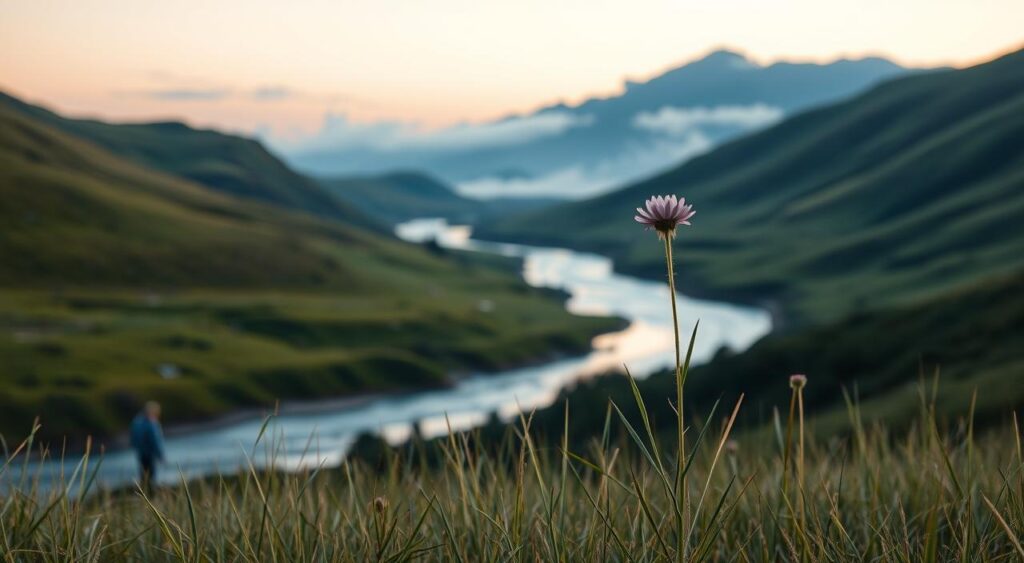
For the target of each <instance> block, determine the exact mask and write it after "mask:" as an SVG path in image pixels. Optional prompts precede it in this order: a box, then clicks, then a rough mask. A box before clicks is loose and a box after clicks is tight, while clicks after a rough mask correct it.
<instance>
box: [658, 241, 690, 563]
mask: <svg viewBox="0 0 1024 563" xmlns="http://www.w3.org/2000/svg"><path fill="white" fill-rule="evenodd" d="M663 238H664V240H665V265H666V267H667V269H668V290H669V296H670V298H671V300H672V329H673V331H674V336H675V338H674V339H673V342H674V343H675V347H676V411H677V412H676V415H677V419H678V428H677V432H678V434H679V436H678V441H679V453H678V459H677V460H676V504H677V510H678V514H683V513H684V508H685V507H684V504H685V497H686V477H685V475H684V474H683V468H684V467H685V466H686V438H685V436H684V418H683V374H682V365H681V362H680V351H679V314H678V312H677V310H676V274H675V266H674V264H673V259H672V236H671V235H670V234H669V233H665V235H664V237H663ZM684 527H685V522H683V519H682V518H680V519H679V522H678V526H677V528H678V529H677V533H678V534H679V538H680V540H679V541H683V540H682V538H683V537H684V535H683V529H684ZM679 547H680V549H679V550H678V553H679V556H680V557H682V556H683V554H684V553H685V546H679Z"/></svg>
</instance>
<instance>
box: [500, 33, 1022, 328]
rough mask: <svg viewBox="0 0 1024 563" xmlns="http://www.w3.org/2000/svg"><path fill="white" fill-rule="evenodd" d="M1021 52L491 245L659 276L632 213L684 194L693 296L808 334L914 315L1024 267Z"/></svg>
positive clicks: (522, 227)
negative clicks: (540, 250) (908, 308)
mask: <svg viewBox="0 0 1024 563" xmlns="http://www.w3.org/2000/svg"><path fill="white" fill-rule="evenodd" d="M1022 185H1024V52H1017V53H1013V54H1010V55H1007V56H1005V57H1003V58H1001V59H998V60H996V61H993V62H990V63H987V64H983V65H979V66H977V67H973V68H969V69H965V70H957V71H947V72H935V73H930V74H926V75H919V76H913V77H908V78H903V79H898V80H894V81H891V82H888V83H886V84H883V85H881V86H879V87H877V88H875V89H873V90H871V91H869V92H867V93H865V94H863V95H861V96H859V97H856V98H854V99H851V100H849V101H846V102H844V103H840V104H837V105H833V106H829V107H825V108H822V109H817V110H813V111H809V112H806V113H803V114H800V115H797V116H795V117H793V118H791V119H788V120H786V121H785V122H783V123H782V124H780V125H778V126H776V127H772V128H770V129H768V130H765V131H763V132H761V133H757V134H755V135H752V136H749V137H746V138H743V139H740V140H737V141H735V142H732V143H729V144H727V145H725V146H723V147H721V148H719V149H717V150H715V151H713V152H711V153H709V154H707V155H705V156H702V157H700V158H697V159H694V160H692V161H690V162H688V163H686V164H684V165H683V166H681V167H679V168H677V169H674V170H671V171H669V172H667V173H665V174H662V175H659V176H656V177H653V178H651V179H649V180H647V181H644V182H641V183H639V184H636V185H633V186H630V187H628V188H625V189H623V190H620V191H616V192H614V193H611V194H608V195H606V196H603V197H600V198H596V199H593V200H588V201H584V202H580V203H573V204H567V205H562V206H558V207H554V208H550V209H547V210H541V211H539V212H537V213H532V214H524V215H522V216H518V217H513V218H511V219H509V220H506V221H503V222H498V223H494V224H491V225H489V226H485V227H484V229H483V232H482V233H481V236H491V237H496V238H505V239H517V240H528V241H532V242H543V243H557V244H564V245H570V246H574V247H583V248H588V249H593V250H596V251H600V252H604V253H607V254H610V255H611V256H613V257H614V258H615V259H616V265H617V266H618V267H620V268H622V269H624V270H626V271H630V272H635V273H639V274H643V275H648V276H651V277H660V276H662V268H663V265H662V260H663V259H662V257H661V247H660V246H659V245H658V244H656V243H655V242H654V241H653V240H652V238H653V237H652V236H642V235H641V234H640V233H639V232H638V227H637V226H636V225H635V223H634V222H633V220H632V215H633V213H632V209H633V208H634V207H637V206H638V205H641V204H642V202H643V201H644V199H645V198H646V197H648V196H649V195H651V194H659V193H681V194H684V195H686V197H687V199H688V200H690V201H692V202H694V204H695V208H696V209H697V216H696V218H695V220H694V227H693V228H689V229H686V230H685V232H683V233H682V235H681V236H680V238H679V239H678V240H679V242H678V250H677V255H678V256H679V258H680V260H681V264H682V267H681V274H680V275H681V279H682V285H683V287H684V288H685V290H687V291H689V292H691V293H700V294H713V295H716V296H720V297H726V298H732V299H741V300H748V301H760V300H779V301H781V302H782V303H783V305H784V308H785V310H786V311H787V313H788V315H789V316H790V318H793V319H795V320H796V321H798V322H800V321H821V320H828V319H837V318H840V317H842V316H843V315H845V314H848V313H850V312H853V311H857V310H860V309H863V308H865V307H868V308H873V307H878V306H885V305H892V304H896V303H905V302H909V301H912V300H914V299H918V298H922V297H926V296H929V295H936V294H938V293H941V292H942V291H944V290H947V289H951V288H954V287H956V286H960V285H963V284H968V283H972V282H974V281H976V280H978V279H980V278H983V277H985V276H988V275H992V274H998V273H1006V272H1010V271H1013V270H1014V269H1016V268H1018V267H1020V266H1021V265H1022V264H1024V230H1022V229H1020V228H1019V218H1020V217H1021V215H1022V213H1024V190H1022V189H1021V186H1022Z"/></svg>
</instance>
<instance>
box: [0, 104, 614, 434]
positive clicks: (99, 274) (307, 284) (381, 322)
mask: <svg viewBox="0 0 1024 563" xmlns="http://www.w3.org/2000/svg"><path fill="white" fill-rule="evenodd" d="M0 223H2V224H3V225H4V229H3V231H2V232H0V287H2V288H4V289H2V290H0V302H2V304H3V305H2V308H0V310H2V313H0V329H2V331H3V335H2V336H3V337H2V338H0V356H2V357H3V358H4V366H3V367H2V371H0V379H2V381H3V384H4V393H3V394H2V397H0V413H3V414H2V415H0V433H4V434H6V435H7V437H8V438H9V439H10V438H13V437H14V436H15V435H21V434H23V433H24V432H27V430H28V424H29V421H30V420H31V418H32V417H33V416H34V415H36V414H43V415H44V424H46V426H45V427H44V434H45V436H46V437H53V436H56V435H60V434H63V433H65V432H67V433H70V434H72V437H80V436H81V434H84V433H86V432H92V433H101V434H102V433H106V432H109V431H111V430H114V429H117V428H119V427H120V425H122V424H123V423H124V421H125V418H126V417H128V416H130V415H131V413H132V411H133V410H135V408H137V406H138V404H139V402H140V401H142V400H144V399H146V398H149V397H155V398H158V399H160V400H163V401H164V402H166V403H168V409H167V414H168V416H169V417H170V419H171V420H172V421H173V420H182V419H189V418H194V417H198V416H209V415H212V414H215V413H218V412H222V411H224V410H226V409H228V408H231V407H233V406H237V405H243V404H246V405H254V404H263V405H266V404H269V403H271V402H272V401H273V399H274V398H276V397H305V398H312V397H323V396H326V395H337V394H344V393H349V392H354V391H368V390H385V389H397V388H409V387H414V386H425V385H426V386H429V385H441V384H443V383H444V382H445V374H446V372H447V371H448V370H450V369H467V368H470V367H484V368H486V367H497V366H500V365H507V364H509V363H512V362H518V361H524V360H530V359H536V358H538V357H541V356H543V355H546V354H550V353H551V350H552V349H562V350H568V349H581V348H583V347H585V346H586V345H587V341H588V336H589V335H591V334H593V333H594V332H597V331H600V330H606V329H608V328H610V327H611V326H613V324H612V323H613V321H610V320H608V319H582V318H577V317H571V316H569V315H568V314H566V313H565V312H564V310H563V309H562V308H561V306H560V304H559V303H558V302H557V301H555V300H552V299H544V298H542V297H541V295H540V292H538V291H535V290H532V289H529V288H527V287H526V286H525V285H524V284H523V283H522V282H521V281H519V280H518V279H517V277H516V275H515V274H514V273H512V272H508V271H501V270H497V269H495V268H493V267H490V266H485V265H484V264H481V263H480V262H479V261H477V260H475V259H473V258H470V257H466V256H461V255H459V256H445V255H436V254H431V253H429V252H426V251H424V250H422V249H420V248H418V247H415V246H413V245H409V244H405V243H402V242H400V241H397V240H393V239H388V238H384V237H380V236H377V235H375V234H372V233H370V232H367V231H364V230H362V229H358V228H354V227H350V226H347V225H345V224H342V223H340V222H337V221H327V220H322V219H317V218H315V217H313V216H310V215H305V214H299V213H290V212H288V211H285V210H281V209H279V208H274V207H270V206H267V205H264V204H260V203H256V202H252V201H247V200H243V199H237V198H233V197H230V196H227V195H224V194H221V193H217V192H213V191H210V190H208V189H206V188H204V187H202V186H200V185H197V184H193V183H190V182H188V181H184V180H181V179H178V178H174V177H171V176H167V175H164V174H162V173H158V172H154V171H151V170H149V169H146V168H143V167H140V166H138V165H135V164H132V163H130V162H127V161H125V160H123V159H121V158H119V157H117V156H115V155H113V154H111V153H109V152H107V151H105V150H103V149H101V148H99V147H97V146H95V145H92V144H90V143H88V142H85V141H83V140H80V139H77V138H74V137H71V136H69V135H67V134H64V133H62V132H60V131H57V130H55V129H53V128H50V127H48V126H46V125H42V124H39V123H37V122H35V121H34V120H32V119H29V118H27V117H25V116H24V115H22V114H20V113H17V112H12V111H10V110H7V109H3V108H0ZM482 299H489V300H491V301H493V302H494V303H495V304H496V306H495V309H494V311H493V312H491V313H483V312H481V311H480V308H479V302H480V300H482ZM440 335H444V338H441V336H440ZM162 362H170V363H174V364H176V365H178V366H179V367H180V368H181V370H182V375H181V377H180V378H178V379H175V380H171V381H165V380H162V379H161V378H160V377H158V376H157V375H156V374H155V371H154V369H155V366H156V365H157V364H159V363H162Z"/></svg>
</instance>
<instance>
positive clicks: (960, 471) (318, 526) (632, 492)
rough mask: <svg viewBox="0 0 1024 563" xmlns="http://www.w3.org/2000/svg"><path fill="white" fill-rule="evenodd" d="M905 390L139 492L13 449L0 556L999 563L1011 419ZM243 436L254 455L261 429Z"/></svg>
mask: <svg viewBox="0 0 1024 563" xmlns="http://www.w3.org/2000/svg"><path fill="white" fill-rule="evenodd" d="M813 383H814V382H813V380H812V381H811V383H810V385H813ZM779 385H780V386H782V387H784V386H785V380H784V379H783V380H782V381H780V382H779ZM920 391H921V392H920V393H919V395H918V397H919V402H918V408H917V409H916V410H915V412H916V415H915V416H914V421H913V423H912V424H911V425H910V427H909V429H908V430H907V431H905V432H898V433H894V432H890V431H889V430H888V429H887V428H886V427H885V426H884V424H883V423H881V422H870V420H869V419H868V418H866V417H865V416H863V414H862V413H861V412H860V411H859V409H858V406H857V405H856V404H851V405H850V409H849V411H848V413H849V421H850V422H849V426H850V428H851V431H850V432H847V433H844V434H833V435H831V436H829V437H827V438H824V439H819V438H815V436H816V435H817V433H816V432H814V431H813V427H814V425H815V421H814V420H813V419H809V420H807V422H806V428H805V425H804V422H803V417H802V414H801V413H802V409H800V408H799V405H800V402H799V400H795V401H794V402H793V403H792V405H791V410H789V411H787V410H786V409H787V407H786V405H785V404H782V405H779V407H780V408H781V409H782V413H783V414H782V416H781V418H780V420H779V422H778V424H777V426H776V429H775V431H774V432H771V437H770V439H765V435H764V433H755V434H749V433H748V434H744V435H741V436H739V437H738V438H735V439H734V437H733V436H732V435H731V434H730V431H731V428H732V421H733V419H734V417H735V416H736V412H737V409H739V410H741V409H742V405H741V404H739V403H737V404H736V405H735V408H734V407H733V406H732V405H728V406H722V407H721V408H720V410H718V411H717V412H712V413H711V415H710V416H708V417H707V418H706V419H705V420H703V421H701V422H700V423H698V424H695V425H693V426H692V427H690V428H688V429H687V431H686V436H687V438H686V439H687V442H688V446H687V450H686V452H687V455H686V456H685V458H684V459H685V462H684V463H683V464H677V463H676V461H675V460H676V452H677V450H678V448H677V447H676V442H674V441H671V440H669V441H665V440H660V441H658V440H656V439H655V438H654V434H653V433H650V432H648V430H647V429H646V428H645V425H644V418H643V417H634V418H631V419H630V418H623V417H620V416H619V415H618V414H617V413H616V412H615V410H614V409H613V408H609V409H608V410H607V416H606V418H605V423H604V428H605V430H604V433H603V435H598V436H597V437H595V438H594V439H592V440H591V441H590V442H589V443H588V444H587V445H586V446H584V447H581V448H578V449H576V448H571V449H570V448H566V447H565V446H564V442H563V441H562V440H560V439H559V437H558V436H552V437H551V439H550V440H535V439H534V438H525V436H531V435H532V432H530V431H529V430H528V428H529V425H530V420H529V418H524V419H523V420H522V422H521V425H520V426H518V427H517V429H516V432H514V433H513V432H511V431H510V432H508V433H506V434H505V438H504V439H503V440H500V441H499V442H497V443H495V442H487V441H485V440H483V439H482V438H480V436H479V434H477V433H468V434H458V435H454V436H452V437H450V438H449V439H448V440H445V441H442V442H441V444H440V446H439V449H438V450H437V452H436V455H432V456H431V457H436V458H437V459H440V462H439V463H437V464H431V463H427V462H425V461H423V460H425V459H427V457H428V452H426V451H425V449H424V446H416V445H410V446H409V447H408V448H406V449H404V450H398V451H394V452H391V453H388V454H386V455H385V457H383V458H381V459H380V460H379V461H371V463H369V464H368V463H365V462H362V461H353V462H345V463H344V464H343V465H342V466H341V467H340V468H336V469H333V468H332V469H328V468H322V469H319V470H309V471H304V472H300V473H281V472H275V471H268V472H257V471H250V472H248V473H242V474H239V475H224V476H221V477H218V478H212V479H208V480H204V481H201V482H192V483H182V484H181V485H180V486H178V487H175V488H172V489H166V490H158V491H157V492H155V493H154V494H152V495H145V494H143V493H142V492H141V491H113V492H112V491H101V490H92V489H90V486H91V485H90V483H91V481H90V475H91V474H92V473H91V472H92V471H93V470H94V469H95V467H96V465H97V464H99V463H102V459H99V458H95V457H94V458H91V459H86V460H84V461H83V462H82V464H80V466H79V468H78V470H77V471H76V472H75V473H74V474H69V475H68V476H67V478H66V481H67V487H68V490H72V491H75V492H76V493H81V492H83V491H85V492H86V493H88V494H87V496H86V497H85V499H84V500H73V499H72V498H69V497H68V496H67V495H66V494H65V491H63V490H52V491H48V492H44V491H41V490H39V489H36V488H34V485H33V482H32V477H31V475H25V476H24V477H23V476H22V475H23V474H21V471H20V469H19V459H20V458H19V457H18V456H14V457H12V458H10V459H9V461H8V463H7V464H6V465H4V466H3V467H2V469H0V485H2V488H0V491H4V493H3V496H2V497H0V501H2V504H3V510H2V512H0V552H2V553H3V554H4V555H3V556H4V558H5V560H6V561H22V560H32V561H54V562H56V561H72V560H87V561H128V560H133V561H134V560H146V561H218V562H219V561H292V560H304V561H411V560H423V561H645V562H646V561H865V560H871V561H902V562H912V561H913V562H918V561H926V562H930V561H1019V560H1020V558H1022V557H1024V548H1022V547H1021V543H1020V542H1021V538H1022V530H1024V456H1022V451H1021V434H1020V428H1019V426H1018V424H1017V419H1016V418H1012V419H1011V418H1006V419H1005V422H1004V424H1002V425H999V426H997V427H993V428H991V429H990V430H989V431H987V432H985V433H983V434H982V433H976V432H975V430H974V427H973V423H972V417H971V412H970V411H969V410H968V411H967V412H964V413H962V414H961V415H960V416H957V417H951V418H946V417H938V416H937V415H936V411H935V405H934V399H933V394H932V390H931V388H930V387H929V386H922V388H921V389H920ZM794 397H796V396H795V395H794ZM643 399H644V400H645V401H647V402H650V401H654V400H658V399H659V398H658V397H650V396H648V397H644V398H643ZM794 407H795V408H794ZM787 412H789V415H788V416H787V414H786V413H787ZM572 416H573V414H572V413H571V412H566V419H567V420H568V419H571V417H572ZM613 435H615V436H618V438H613V437H612V436H613ZM262 440H263V444H265V445H267V446H268V448H267V451H268V452H270V453H268V454H266V455H268V456H270V457H271V459H272V458H273V452H274V451H275V448H274V446H273V443H274V440H275V438H274V436H273V432H272V431H269V432H268V433H266V434H264V435H263V436H262ZM25 451H27V450H22V451H21V452H20V455H23V454H24V453H25ZM261 451H263V449H262V448H255V447H254V452H261ZM256 455H262V454H256ZM21 479H24V480H21ZM11 485H16V486H17V488H16V489H10V488H8V487H10V486H11Z"/></svg>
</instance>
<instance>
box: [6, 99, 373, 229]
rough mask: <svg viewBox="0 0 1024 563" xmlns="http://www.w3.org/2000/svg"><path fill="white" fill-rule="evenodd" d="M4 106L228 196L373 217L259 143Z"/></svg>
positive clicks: (336, 215)
mask: <svg viewBox="0 0 1024 563" xmlns="http://www.w3.org/2000/svg"><path fill="white" fill-rule="evenodd" d="M0 106H6V107H8V108H10V109H12V110H14V111H17V112H19V113H21V114H23V115H25V116H28V117H30V118H32V119H33V120H35V121H37V122H39V123H43V124H46V125H49V126H51V127H54V128H56V129H59V130H61V131H63V132H65V133H68V134H70V135H74V136H76V137H79V138H82V139H85V140H88V141H90V142H92V143H95V144H97V145H99V146H101V147H103V148H105V149H107V150H108V151H110V152H112V153H114V154H116V155H118V156H121V157H123V158H125V159H128V160H131V161H133V162H135V163H137V164H141V165H143V166H146V167H148V168H152V169H154V170H159V171H162V172H166V173H168V174H171V175H174V176H179V177H182V178H187V179H189V180H192V181H193V182H196V183H198V184H202V185H203V186H205V187H207V188H210V189H212V190H216V191H219V192H223V193H226V194H230V195H233V196H238V197H243V198H247V199H254V200H258V201H263V202H267V203H272V204H275V205H278V206H281V207H285V208H288V209H294V210H299V211H306V212H309V213H314V214H317V215H321V216H325V217H330V218H333V219H339V220H342V221H345V222H348V223H350V224H355V225H360V226H363V227H375V226H376V225H375V223H374V221H372V220H371V219H370V218H368V217H366V216H365V215H363V214H362V213H359V212H357V211H355V210H354V209H352V208H351V207H350V206H348V205H346V204H345V203H343V202H340V201H338V200H337V199H335V198H333V197H331V196H330V195H329V194H328V193H327V192H325V191H324V190H323V189H322V188H321V187H320V186H319V185H317V183H316V182H315V181H313V180H311V179H310V178H307V177H305V176H303V175H301V174H298V173H296V172H295V171H293V170H292V169H291V168H289V167H288V166H287V165H285V164H284V163H283V162H281V161H280V160H279V159H278V158H277V157H275V156H274V155H272V154H271V153H270V152H268V151H267V149H266V148H264V146H263V145H262V144H260V143H259V142H258V141H255V140H253V139H246V138H243V137H238V136H234V135H227V134H224V133H220V132H217V131H212V130H205V129H193V128H191V127H189V126H188V125H185V124H184V123H179V122H174V121H169V122H157V123H121V124H112V123H106V122H102V121H95V120H88V119H70V118H67V117H64V116H61V115H58V114H56V113H54V112H52V111H50V110H48V109H45V108H43V107H40V106H35V105H32V104H28V103H26V102H24V101H22V100H20V99H18V98H15V97H13V96H10V95H8V94H5V93H3V92H0Z"/></svg>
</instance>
